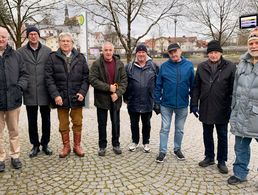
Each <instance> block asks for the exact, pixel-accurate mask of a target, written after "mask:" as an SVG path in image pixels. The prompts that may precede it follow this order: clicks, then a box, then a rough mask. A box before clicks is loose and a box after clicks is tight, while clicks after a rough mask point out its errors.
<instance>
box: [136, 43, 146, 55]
mask: <svg viewBox="0 0 258 195" xmlns="http://www.w3.org/2000/svg"><path fill="white" fill-rule="evenodd" d="M138 51H145V52H146V53H147V47H146V46H145V45H143V44H142V45H138V46H137V47H136V53H137V52H138Z"/></svg>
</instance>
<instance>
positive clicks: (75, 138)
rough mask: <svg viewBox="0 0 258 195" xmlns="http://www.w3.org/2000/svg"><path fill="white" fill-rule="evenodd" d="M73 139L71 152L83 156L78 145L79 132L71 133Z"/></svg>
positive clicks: (79, 140)
mask: <svg viewBox="0 0 258 195" xmlns="http://www.w3.org/2000/svg"><path fill="white" fill-rule="evenodd" d="M73 140H74V145H73V152H74V153H75V154H76V155H77V156H79V157H83V156H84V152H83V150H82V147H81V146H80V144H81V132H74V133H73Z"/></svg>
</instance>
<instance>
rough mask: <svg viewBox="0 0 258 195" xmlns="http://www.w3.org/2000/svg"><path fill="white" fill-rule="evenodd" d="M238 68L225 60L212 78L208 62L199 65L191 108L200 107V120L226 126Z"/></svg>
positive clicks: (222, 60)
mask: <svg viewBox="0 0 258 195" xmlns="http://www.w3.org/2000/svg"><path fill="white" fill-rule="evenodd" d="M235 70H236V66H235V65H234V64H233V63H232V62H230V61H227V60H225V59H223V58H221V63H220V64H219V65H218V67H217V71H216V73H215V74H214V77H213V78H212V72H211V68H210V66H209V65H208V61H205V62H202V63H201V64H199V66H198V68H197V72H196V76H195V81H194V87H193V90H192V95H191V106H198V105H199V114H200V116H199V119H200V121H201V122H203V123H205V124H226V123H228V120H229V116H230V106H231V100H232V91H233V83H234V75H235Z"/></svg>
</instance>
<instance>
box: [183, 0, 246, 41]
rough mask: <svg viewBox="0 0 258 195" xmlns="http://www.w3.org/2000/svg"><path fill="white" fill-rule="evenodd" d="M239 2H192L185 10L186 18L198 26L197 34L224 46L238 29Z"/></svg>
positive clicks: (228, 0) (234, 0) (215, 0)
mask: <svg viewBox="0 0 258 195" xmlns="http://www.w3.org/2000/svg"><path fill="white" fill-rule="evenodd" d="M242 5H243V1H241V0H193V1H192V3H190V4H189V9H188V10H187V11H188V13H189V15H188V18H189V19H190V20H191V21H193V22H194V23H195V24H198V27H197V28H195V29H198V32H196V33H198V34H201V35H204V36H207V37H210V38H212V39H215V40H218V41H219V42H220V43H221V45H223V44H225V43H226V42H227V40H228V39H229V37H230V36H231V35H232V34H233V32H234V30H235V29H236V27H238V16H239V13H240V10H241V8H242Z"/></svg>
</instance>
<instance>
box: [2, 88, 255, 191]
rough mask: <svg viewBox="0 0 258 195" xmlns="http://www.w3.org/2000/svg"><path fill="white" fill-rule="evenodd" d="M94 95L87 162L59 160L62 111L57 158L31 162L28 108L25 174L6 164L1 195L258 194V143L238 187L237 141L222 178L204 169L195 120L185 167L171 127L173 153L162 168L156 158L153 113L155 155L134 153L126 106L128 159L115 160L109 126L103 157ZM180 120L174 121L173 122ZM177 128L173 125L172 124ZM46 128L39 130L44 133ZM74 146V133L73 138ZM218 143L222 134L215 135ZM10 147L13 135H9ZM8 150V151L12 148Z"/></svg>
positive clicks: (190, 123)
mask: <svg viewBox="0 0 258 195" xmlns="http://www.w3.org/2000/svg"><path fill="white" fill-rule="evenodd" d="M92 96H93V91H92V88H91V89H90V98H89V102H90V107H89V108H88V109H86V108H85V109H84V110H83V117H84V118H83V138H82V145H83V148H84V151H85V157H83V158H79V157H77V156H75V155H74V154H73V153H71V154H70V155H69V157H67V158H65V159H59V157H58V152H59V149H60V148H61V137H60V134H59V132H58V119H57V113H56V110H55V109H53V110H52V111H51V122H52V125H51V142H50V147H51V148H52V149H53V151H54V154H53V155H52V156H46V155H44V154H43V153H42V152H40V154H39V155H38V156H37V157H35V158H33V159H31V158H29V157H28V153H29V151H30V149H31V145H30V143H29V138H28V125H27V117H26V111H25V107H24V106H23V107H22V110H21V115H20V123H19V126H20V138H21V140H20V141H21V150H22V153H21V160H22V163H23V168H22V169H21V170H14V169H12V168H11V166H10V160H9V159H7V160H6V170H5V172H3V173H0V195H2V194H24V195H27V194H28V195H29V194H37V195H39V194H58V195H63V194H69V195H72V194H81V195H82V194H107V195H113V194H118V195H123V194H144V195H151V194H189V195H192V194H223V195H224V194H258V189H257V188H255V185H257V183H258V176H257V168H258V143H257V142H256V141H255V140H253V142H252V144H251V148H252V155H251V162H250V166H249V167H250V174H249V176H248V182H244V183H242V184H240V185H237V186H230V185H228V184H227V182H226V181H227V178H228V177H229V176H230V175H232V164H233V162H234V158H235V156H234V150H233V149H234V136H233V135H232V134H231V133H229V160H228V163H227V164H228V166H229V170H230V173H229V174H226V175H223V174H220V173H219V171H218V169H217V166H216V165H212V166H210V167H207V168H201V167H199V166H198V162H199V161H201V160H202V159H203V150H204V149H203V141H202V128H201V123H200V122H199V121H198V120H197V119H196V118H195V117H194V116H193V115H192V114H189V116H188V118H187V121H186V125H185V133H184V139H183V149H182V151H183V153H184V155H185V157H186V160H185V161H178V160H177V159H176V158H175V157H174V155H173V152H172V150H173V137H174V135H173V132H174V125H172V126H171V132H170V138H169V152H168V154H167V158H166V160H165V162H164V163H161V164H157V163H156V162H155V158H156V156H157V154H158V148H159V130H160V124H161V120H160V115H158V116H157V115H156V114H155V113H154V112H153V117H152V131H151V139H150V146H151V153H144V152H143V147H142V146H141V147H139V148H138V149H137V150H136V151H135V152H130V151H128V145H129V144H130V142H131V132H130V121H129V116H128V113H127V110H126V106H125V105H123V107H122V109H121V119H120V120H121V138H120V141H121V148H122V151H123V153H122V155H115V154H114V153H113V151H112V146H111V125H110V120H109V121H108V127H107V129H108V147H107V153H106V156H105V157H99V156H98V155H97V151H98V131H97V120H96V109H95V107H94V106H93V97H92ZM173 120H174V119H173ZM172 124H173V123H172ZM40 128H41V125H40V124H39V129H40ZM70 135H71V137H70V139H71V141H72V132H71V134H70ZM214 137H215V140H216V134H215V132H214ZM5 138H6V139H5V140H6V141H7V139H8V136H7V131H5ZM6 146H8V144H7V142H6Z"/></svg>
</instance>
